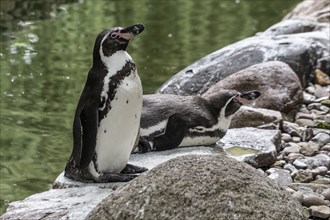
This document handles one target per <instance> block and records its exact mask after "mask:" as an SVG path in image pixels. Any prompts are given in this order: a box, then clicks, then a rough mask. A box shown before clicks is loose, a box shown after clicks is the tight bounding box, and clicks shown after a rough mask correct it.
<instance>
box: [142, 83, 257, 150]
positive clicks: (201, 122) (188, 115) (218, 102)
mask: <svg viewBox="0 0 330 220" xmlns="http://www.w3.org/2000/svg"><path fill="white" fill-rule="evenodd" d="M258 96H260V92H258V91H248V92H244V93H239V92H238V91H235V90H220V91H218V92H216V93H213V94H211V95H208V96H179V95H170V94H154V95H145V96H144V97H143V110H142V116H141V129H140V135H141V138H140V142H139V147H138V151H139V152H145V151H149V150H157V151H160V150H169V149H173V148H175V147H178V146H179V147H180V146H198V145H211V144H215V143H216V142H217V141H218V140H220V139H221V138H222V137H223V136H224V135H225V134H226V132H227V130H228V128H229V125H230V122H231V119H232V117H233V115H234V114H235V112H237V111H238V109H239V108H240V107H241V105H242V104H243V103H244V102H245V100H247V99H248V100H252V99H255V98H257V97H258Z"/></svg>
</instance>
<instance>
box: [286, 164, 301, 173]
mask: <svg viewBox="0 0 330 220" xmlns="http://www.w3.org/2000/svg"><path fill="white" fill-rule="evenodd" d="M283 168H284V169H285V170H287V171H289V172H290V173H293V172H297V171H298V170H297V168H296V167H295V166H293V165H292V164H290V163H287V164H285V165H284V166H283Z"/></svg>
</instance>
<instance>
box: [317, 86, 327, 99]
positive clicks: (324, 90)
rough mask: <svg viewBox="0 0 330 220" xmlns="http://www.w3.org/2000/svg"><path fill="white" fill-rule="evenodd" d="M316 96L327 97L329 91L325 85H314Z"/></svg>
mask: <svg viewBox="0 0 330 220" xmlns="http://www.w3.org/2000/svg"><path fill="white" fill-rule="evenodd" d="M314 95H315V96H316V98H321V97H329V91H328V89H327V87H326V86H320V85H317V84H316V85H315V94H314Z"/></svg>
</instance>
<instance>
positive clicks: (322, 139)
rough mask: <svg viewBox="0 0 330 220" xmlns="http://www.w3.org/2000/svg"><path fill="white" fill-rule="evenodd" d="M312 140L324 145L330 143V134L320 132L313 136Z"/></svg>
mask: <svg viewBox="0 0 330 220" xmlns="http://www.w3.org/2000/svg"><path fill="white" fill-rule="evenodd" d="M312 141H313V142H315V143H317V144H319V145H320V146H324V145H325V144H328V143H330V135H329V134H326V133H318V134H317V135H315V136H314V137H313V138H312Z"/></svg>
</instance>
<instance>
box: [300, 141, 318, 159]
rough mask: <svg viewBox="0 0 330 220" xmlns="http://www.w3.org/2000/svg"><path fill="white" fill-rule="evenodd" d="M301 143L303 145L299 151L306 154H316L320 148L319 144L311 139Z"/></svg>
mask: <svg viewBox="0 0 330 220" xmlns="http://www.w3.org/2000/svg"><path fill="white" fill-rule="evenodd" d="M299 145H300V147H301V148H300V150H299V152H300V153H301V154H303V155H305V156H314V155H315V154H317V152H318V151H319V150H320V146H319V144H317V143H315V142H311V141H309V142H307V143H306V142H302V143H300V144H299Z"/></svg>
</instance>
